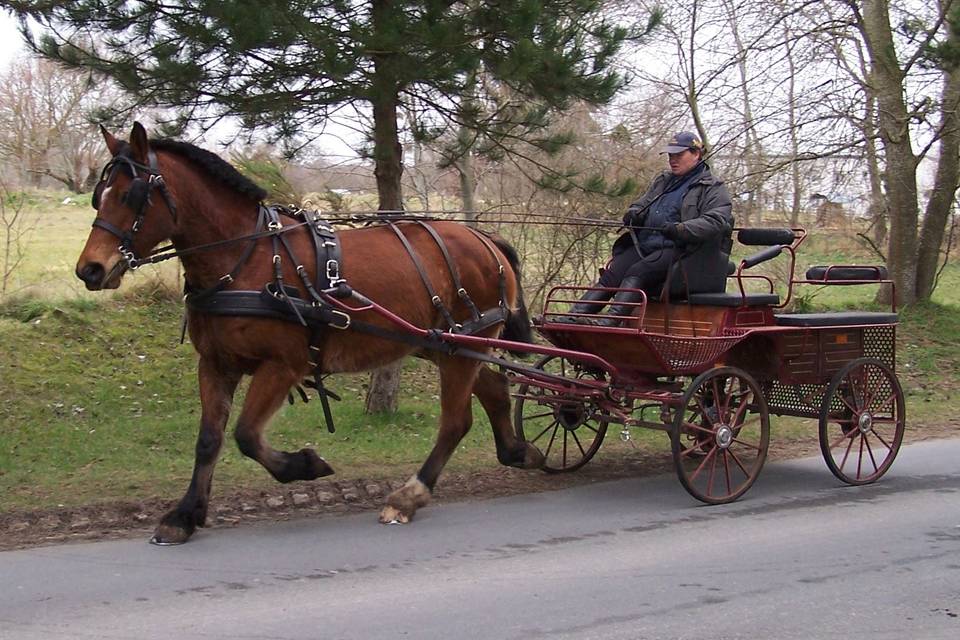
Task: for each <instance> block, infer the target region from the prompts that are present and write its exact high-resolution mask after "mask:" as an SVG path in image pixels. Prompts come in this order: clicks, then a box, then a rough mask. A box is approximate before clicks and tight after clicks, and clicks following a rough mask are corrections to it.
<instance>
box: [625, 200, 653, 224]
mask: <svg viewBox="0 0 960 640" xmlns="http://www.w3.org/2000/svg"><path fill="white" fill-rule="evenodd" d="M646 217H647V212H646V211H645V210H643V209H641V208H640V206H639V205H635V204H632V205H630V207H629V208H628V209H627V212H626V213H625V214H623V226H625V227H642V226H643V221H644V219H645V218H646Z"/></svg>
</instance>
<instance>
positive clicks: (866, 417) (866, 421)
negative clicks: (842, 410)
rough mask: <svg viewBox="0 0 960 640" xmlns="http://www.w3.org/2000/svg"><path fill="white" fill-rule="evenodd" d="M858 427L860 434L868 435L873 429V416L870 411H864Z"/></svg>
mask: <svg viewBox="0 0 960 640" xmlns="http://www.w3.org/2000/svg"><path fill="white" fill-rule="evenodd" d="M857 426H858V427H859V428H860V433H867V432H868V431H870V430H871V429H873V416H872V415H870V413H869V412H868V411H864V412H863V413H861V414H860V419H859V420H858V421H857Z"/></svg>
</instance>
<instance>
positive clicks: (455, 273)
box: [417, 220, 480, 321]
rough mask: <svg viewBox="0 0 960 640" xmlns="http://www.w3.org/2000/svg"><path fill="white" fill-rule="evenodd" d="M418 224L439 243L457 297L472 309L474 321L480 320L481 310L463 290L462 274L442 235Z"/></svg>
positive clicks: (425, 225)
mask: <svg viewBox="0 0 960 640" xmlns="http://www.w3.org/2000/svg"><path fill="white" fill-rule="evenodd" d="M417 224H419V225H420V226H421V227H423V228H424V229H425V230H426V231H427V233H429V234H430V236H431V237H432V238H433V240H434V242H436V243H437V246H438V247H439V248H440V253H442V254H443V259H444V260H446V262H447V269H449V270H450V277H451V278H452V279H453V287H454V289H456V291H457V296H459V297H460V299H461V300H462V301H463V303H464V304H465V305H466V306H467V308H468V309H470V315H471V316H472V317H473V320H474V321H476V320H479V319H480V310H479V309H477V305H475V304H474V303H473V300H472V299H471V298H470V295H469V294H468V293H467V290H466V289H464V288H463V285H462V284H460V272H459V270H458V269H457V266H456V265H455V264H454V262H453V258H452V257H450V252H449V251H448V250H447V245H446V243H445V242H444V241H443V239H442V238H441V237H440V234H439V233H437V230H436V229H434V228H433V227H431V226H430V225H429V224H427V223H426V222H423V221H422V220H417Z"/></svg>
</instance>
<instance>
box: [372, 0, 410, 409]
mask: <svg viewBox="0 0 960 640" xmlns="http://www.w3.org/2000/svg"><path fill="white" fill-rule="evenodd" d="M392 5H393V3H392V1H391V0H374V3H373V16H372V19H373V23H374V28H377V25H378V24H383V21H384V20H388V19H389V16H388V15H387V14H388V13H389V12H390V11H391V10H392V9H393V6H392ZM391 64H392V61H391V59H390V56H389V55H381V56H374V66H375V74H376V80H375V82H374V87H373V91H372V95H371V103H372V106H373V157H374V163H375V164H374V171H373V173H374V176H376V179H377V194H378V196H379V210H380V211H400V210H402V209H403V191H402V187H401V184H400V177H401V176H402V175H403V147H402V146H401V145H400V136H399V134H398V132H397V106H398V103H399V87H398V86H397V83H396V81H395V80H394V78H395V77H396V75H395V73H393V70H392V69H391ZM400 367H401V363H400V362H397V363H394V364H392V365H388V366H386V367H383V368H381V369H377V370H376V371H374V372H372V373H371V374H370V387H369V389H367V401H366V412H367V413H392V412H394V411H396V410H397V398H398V396H399V389H400Z"/></svg>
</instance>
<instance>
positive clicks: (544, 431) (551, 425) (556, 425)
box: [529, 420, 560, 442]
mask: <svg viewBox="0 0 960 640" xmlns="http://www.w3.org/2000/svg"><path fill="white" fill-rule="evenodd" d="M559 426H560V421H559V420H554V421H553V422H551V423H550V424H548V425H547V426H546V427H545V428H544V429H543V431H541V432H540V433H538V434H537V436H536V437H535V438H533V439H532V440H530V441H529V442H536V441H537V440H539V439H540V438H541V437H543V434H545V433H546V432H547V431H550V427H559Z"/></svg>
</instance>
